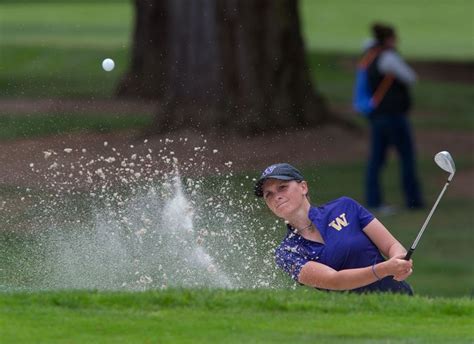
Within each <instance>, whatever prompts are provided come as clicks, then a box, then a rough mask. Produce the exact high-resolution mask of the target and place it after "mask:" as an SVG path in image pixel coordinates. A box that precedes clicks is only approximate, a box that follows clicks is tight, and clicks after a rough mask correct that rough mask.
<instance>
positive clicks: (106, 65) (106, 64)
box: [102, 58, 115, 72]
mask: <svg viewBox="0 0 474 344" xmlns="http://www.w3.org/2000/svg"><path fill="white" fill-rule="evenodd" d="M102 68H103V69H104V70H105V71H106V72H110V71H111V70H113V69H114V68H115V62H114V60H112V59H109V58H107V59H105V60H104V61H102Z"/></svg>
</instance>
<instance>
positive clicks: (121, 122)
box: [0, 113, 152, 139]
mask: <svg viewBox="0 0 474 344" xmlns="http://www.w3.org/2000/svg"><path fill="white" fill-rule="evenodd" d="M151 122H152V116H150V115H140V114H133V115H132V114H130V115H128V114H125V115H104V114H93V113H87V114H81V113H78V114H54V115H48V114H36V115H30V116H18V115H11V116H8V115H2V116H0V139H19V138H27V137H41V136H48V135H55V134H62V133H71V132H78V131H89V132H101V133H104V132H110V131H114V130H121V129H133V128H136V129H140V128H144V127H146V126H148V125H150V124H151Z"/></svg>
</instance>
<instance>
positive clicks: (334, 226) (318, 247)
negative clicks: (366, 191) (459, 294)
mask: <svg viewBox="0 0 474 344" xmlns="http://www.w3.org/2000/svg"><path fill="white" fill-rule="evenodd" d="M255 194H256V196H258V197H263V198H264V200H265V203H266V204H267V206H268V208H269V209H270V210H271V211H272V212H273V213H274V214H275V215H276V216H277V217H279V218H282V219H284V220H285V221H286V222H287V229H288V232H287V234H286V237H285V238H284V239H283V241H282V242H281V244H280V245H279V246H278V248H277V249H276V251H275V258H276V262H277V264H278V265H279V267H280V268H282V269H283V270H284V271H286V272H287V273H288V274H289V275H290V276H291V277H292V278H293V279H294V280H295V281H297V282H299V283H301V284H305V285H308V286H311V287H316V288H319V289H326V290H351V291H355V292H374V291H379V292H398V293H405V294H410V295H411V294H412V293H413V292H412V290H411V287H410V286H409V285H408V283H406V282H404V280H405V279H406V278H407V277H408V276H410V275H411V274H412V272H413V270H412V261H411V260H410V261H406V260H404V259H403V257H404V256H405V254H406V250H405V249H404V248H403V246H402V245H401V244H400V243H399V242H398V241H397V240H396V239H395V238H394V237H393V236H392V235H391V234H390V232H389V231H388V230H387V229H386V228H385V227H384V226H383V224H382V223H380V222H379V221H378V220H377V219H375V218H374V216H373V215H372V214H370V213H369V212H368V211H367V210H366V209H364V208H363V207H362V206H361V205H360V204H358V203H357V202H356V201H354V200H352V199H350V198H348V197H341V198H338V199H336V200H334V201H332V202H329V203H327V204H324V205H321V206H318V207H316V206H312V205H311V204H310V202H309V199H308V196H307V195H308V185H307V183H306V181H304V178H303V176H302V175H301V173H300V172H299V171H298V170H297V169H296V168H294V167H293V166H291V165H289V164H286V163H283V164H275V165H272V166H270V167H268V168H267V169H265V171H264V172H263V173H262V175H261V176H260V178H259V179H258V181H257V183H256V185H255ZM383 255H384V256H386V257H388V260H385V258H384V257H383Z"/></svg>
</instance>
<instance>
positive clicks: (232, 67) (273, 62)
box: [118, 0, 330, 133]
mask: <svg viewBox="0 0 474 344" xmlns="http://www.w3.org/2000/svg"><path fill="white" fill-rule="evenodd" d="M135 9H136V18H135V31H134V37H133V47H132V60H131V66H130V69H129V71H128V73H127V74H126V75H125V76H124V77H123V79H122V81H121V83H120V85H119V88H118V94H119V96H123V97H140V98H148V99H158V100H160V103H161V106H160V109H159V110H158V112H157V115H156V118H155V122H154V127H153V130H154V131H158V132H165V131H170V130H174V129H179V128H188V127H193V128H198V129H201V130H208V129H210V128H232V130H237V131H241V132H245V133H258V132H263V131H267V130H274V129H282V128H298V127H303V126H304V127H310V126H315V125H317V124H318V123H321V122H324V121H326V120H327V119H329V118H330V115H329V113H328V111H327V109H326V106H325V104H324V101H323V98H322V97H321V96H320V95H319V94H318V93H317V92H316V91H315V90H314V89H313V86H312V83H311V80H310V75H309V73H308V67H307V63H306V58H305V50H304V44H303V39H302V36H301V32H300V20H299V15H298V2H297V1H296V0H258V1H255V0H193V1H188V0H135Z"/></svg>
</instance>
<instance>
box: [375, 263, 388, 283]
mask: <svg viewBox="0 0 474 344" xmlns="http://www.w3.org/2000/svg"><path fill="white" fill-rule="evenodd" d="M386 266H387V262H382V263H378V264H374V265H372V273H373V275H374V276H375V277H376V278H377V280H381V279H382V278H384V277H387V276H388V275H389V274H388V272H387V269H386Z"/></svg>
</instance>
